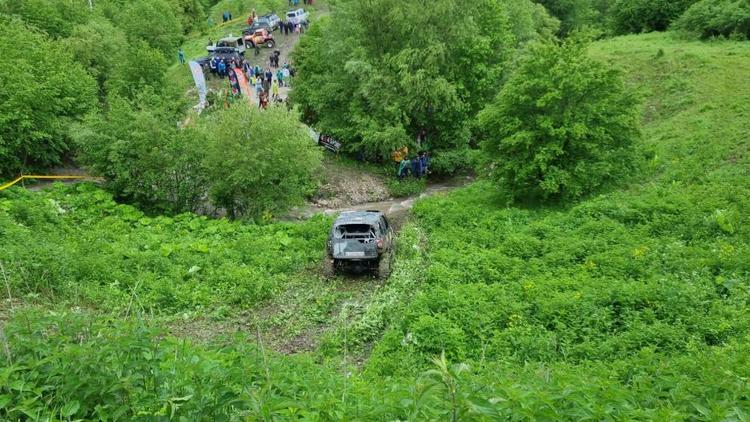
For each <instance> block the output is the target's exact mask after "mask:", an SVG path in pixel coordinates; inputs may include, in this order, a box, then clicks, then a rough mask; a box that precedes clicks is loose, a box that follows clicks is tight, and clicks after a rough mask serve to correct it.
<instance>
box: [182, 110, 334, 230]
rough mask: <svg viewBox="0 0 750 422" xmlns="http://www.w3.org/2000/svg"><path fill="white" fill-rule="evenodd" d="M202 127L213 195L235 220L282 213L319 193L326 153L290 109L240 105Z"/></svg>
mask: <svg viewBox="0 0 750 422" xmlns="http://www.w3.org/2000/svg"><path fill="white" fill-rule="evenodd" d="M201 125H202V127H201V129H200V130H199V132H198V133H197V134H196V135H197V136H198V139H202V140H203V141H204V142H205V150H206V158H205V161H204V162H205V172H206V176H207V177H208V178H209V179H210V188H209V191H210V194H211V197H212V199H213V202H214V204H216V205H217V206H220V207H222V208H224V209H225V210H227V212H228V213H229V215H230V216H259V215H262V214H264V213H267V214H271V213H273V212H274V211H279V210H281V211H283V210H285V209H287V208H289V206H291V205H296V204H298V203H300V202H302V200H303V198H304V196H305V195H306V194H311V193H313V192H314V191H315V189H316V188H317V183H316V178H317V176H318V174H319V172H320V169H321V160H322V156H321V151H320V149H319V148H317V147H316V146H315V143H314V142H313V141H312V139H311V138H310V135H309V134H308V133H307V130H306V129H305V128H304V126H302V124H301V123H299V119H298V117H297V115H296V114H294V113H290V112H289V111H287V110H286V109H285V108H282V107H271V108H269V109H267V110H262V111H260V110H258V109H257V108H256V107H253V106H250V105H247V104H244V103H243V104H237V105H235V106H233V107H232V108H231V109H229V110H227V111H221V112H217V113H214V114H213V115H212V116H210V117H209V118H208V119H206V120H204V121H203V122H201Z"/></svg>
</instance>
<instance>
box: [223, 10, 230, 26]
mask: <svg viewBox="0 0 750 422" xmlns="http://www.w3.org/2000/svg"><path fill="white" fill-rule="evenodd" d="M221 19H222V21H223V22H224V23H227V21H228V20H229V12H227V11H226V10H225V11H224V13H223V14H222V15H221Z"/></svg>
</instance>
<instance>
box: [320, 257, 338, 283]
mask: <svg viewBox="0 0 750 422" xmlns="http://www.w3.org/2000/svg"><path fill="white" fill-rule="evenodd" d="M323 277H325V278H333V277H336V262H335V261H334V259H333V258H331V257H330V256H328V254H326V256H325V257H324V258H323Z"/></svg>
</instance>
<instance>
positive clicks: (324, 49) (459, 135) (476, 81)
mask: <svg viewBox="0 0 750 422" xmlns="http://www.w3.org/2000/svg"><path fill="white" fill-rule="evenodd" d="M556 30H557V21H556V20H554V19H552V18H550V17H549V15H548V14H547V13H546V11H545V10H544V8H543V7H541V6H539V5H536V4H533V3H531V2H529V1H521V2H516V1H513V2H511V1H502V0H469V1H468V2H462V3H457V2H455V1H450V0H438V1H431V2H422V1H418V2H403V1H397V0H374V1H368V2H359V1H348V2H342V3H340V4H338V7H337V8H336V10H335V11H334V12H333V14H332V16H331V17H330V19H327V20H323V21H321V22H320V23H319V24H318V25H316V26H315V27H313V28H312V30H311V31H310V33H309V34H308V35H307V36H306V37H305V38H304V39H303V40H302V41H301V42H300V46H299V47H298V50H297V52H296V55H295V60H296V63H297V65H298V68H299V74H300V76H299V78H298V79H297V80H296V81H295V88H294V92H293V99H294V101H295V102H297V103H299V104H300V105H301V106H302V110H303V113H304V115H305V117H306V118H307V119H308V120H309V121H310V122H312V123H315V124H316V125H317V126H318V127H319V128H320V129H321V130H323V131H325V132H327V133H332V134H334V135H336V136H337V137H339V138H341V139H344V140H345V141H347V148H348V149H349V150H350V151H358V152H364V153H365V154H366V155H367V156H368V157H370V158H371V159H376V160H377V159H384V158H386V157H388V156H389V155H390V153H391V152H392V151H393V150H394V149H396V148H398V147H401V146H403V145H413V146H417V145H416V144H417V138H418V137H419V139H420V140H421V143H422V145H420V146H421V147H429V148H430V149H431V150H433V151H434V150H451V149H465V148H466V147H467V146H468V144H469V141H470V138H471V121H472V119H473V116H474V115H475V114H476V112H477V111H478V110H479V109H481V107H482V105H483V104H484V102H485V101H486V100H487V99H489V98H492V96H493V95H494V94H495V93H496V92H497V90H498V89H499V85H500V83H501V81H502V78H503V75H504V71H505V69H506V67H507V64H508V63H509V62H510V61H511V60H512V59H513V57H514V55H515V52H516V49H517V48H518V47H519V46H520V45H522V44H523V43H525V42H527V41H529V40H532V39H536V38H542V37H548V36H551V34H552V33H553V32H555V31H556Z"/></svg>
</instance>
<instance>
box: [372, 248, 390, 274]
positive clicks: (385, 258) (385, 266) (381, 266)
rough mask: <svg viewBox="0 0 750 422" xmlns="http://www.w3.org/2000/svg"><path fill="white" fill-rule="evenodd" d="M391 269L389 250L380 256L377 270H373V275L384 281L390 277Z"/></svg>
mask: <svg viewBox="0 0 750 422" xmlns="http://www.w3.org/2000/svg"><path fill="white" fill-rule="evenodd" d="M392 267H393V251H392V250H389V251H388V252H385V253H384V254H383V255H381V256H380V261H378V268H377V269H376V270H375V275H376V276H377V277H378V278H379V279H381V280H385V279H386V278H388V277H390V275H391V268H392Z"/></svg>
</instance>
